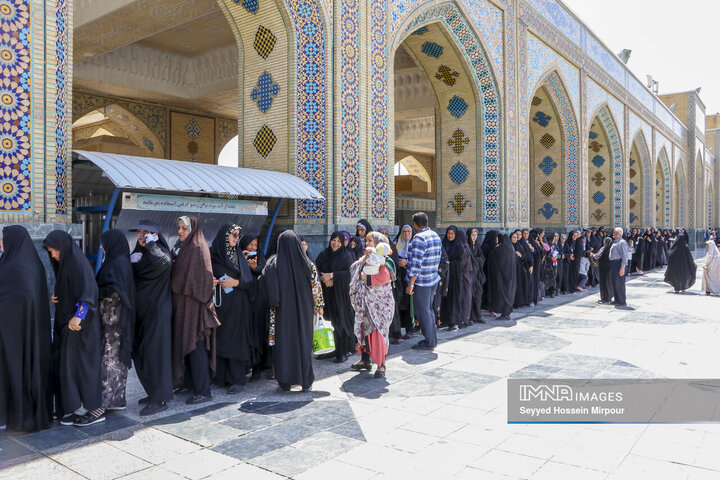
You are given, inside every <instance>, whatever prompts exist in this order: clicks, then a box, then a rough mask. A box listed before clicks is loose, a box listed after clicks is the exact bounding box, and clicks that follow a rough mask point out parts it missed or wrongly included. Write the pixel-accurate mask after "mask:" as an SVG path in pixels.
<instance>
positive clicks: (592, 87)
mask: <svg viewBox="0 0 720 480" xmlns="http://www.w3.org/2000/svg"><path fill="white" fill-rule="evenodd" d="M586 93H587V109H586V110H585V115H586V117H585V121H586V122H587V124H588V125H589V124H590V122H592V119H593V117H594V116H595V115H597V114H598V113H599V109H600V107H601V106H602V105H603V104H607V106H608V107H609V108H610V112H611V113H612V117H613V120H614V121H615V123H616V124H617V129H618V131H619V132H623V131H624V129H625V114H624V107H623V104H622V102H620V100H618V99H617V98H615V97H614V96H612V95H610V94H609V93H608V92H607V91H606V90H605V89H604V88H602V87H601V86H600V85H598V84H597V83H596V82H594V81H593V80H592V79H591V78H588V80H587V92H586Z"/></svg>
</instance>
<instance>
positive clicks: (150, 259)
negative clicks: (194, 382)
mask: <svg viewBox="0 0 720 480" xmlns="http://www.w3.org/2000/svg"><path fill="white" fill-rule="evenodd" d="M133 231H135V232H137V244H136V245H135V249H134V250H133V253H132V254H131V255H130V261H131V262H132V268H133V275H134V277H135V341H134V344H135V345H134V347H133V364H134V365H135V372H136V373H137V376H138V379H139V380H140V383H141V384H142V386H143V389H144V390H145V393H146V394H147V396H146V397H143V398H141V399H140V404H141V405H145V406H144V407H143V409H142V410H140V415H141V416H149V415H155V414H156V413H159V412H162V411H163V410H167V408H168V407H167V402H169V401H170V400H172V398H173V381H172V363H171V355H172V354H171V348H172V344H171V341H172V340H171V339H172V334H171V331H170V328H171V325H172V296H171V293H170V275H171V274H172V260H171V258H170V247H169V246H168V244H167V241H165V238H164V237H163V235H162V233H161V232H160V225H158V224H157V223H154V222H151V221H148V220H142V221H140V223H139V224H138V225H137V227H136V228H135V229H133Z"/></svg>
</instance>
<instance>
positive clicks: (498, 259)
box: [486, 233, 518, 317]
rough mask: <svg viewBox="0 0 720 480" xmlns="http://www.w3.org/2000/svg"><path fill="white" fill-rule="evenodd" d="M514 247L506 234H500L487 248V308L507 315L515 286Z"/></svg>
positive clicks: (515, 261)
mask: <svg viewBox="0 0 720 480" xmlns="http://www.w3.org/2000/svg"><path fill="white" fill-rule="evenodd" d="M517 263H518V258H517V255H515V249H514V248H513V246H512V244H511V243H510V239H509V238H508V236H507V235H505V234H504V233H503V234H500V235H499V237H498V244H497V246H495V247H493V248H491V249H490V250H488V257H487V266H488V269H487V282H486V287H487V296H488V310H490V311H491V312H497V313H499V314H501V315H502V316H503V317H508V316H509V315H510V313H512V310H513V302H514V300H515V288H516V271H517V270H516V264H517Z"/></svg>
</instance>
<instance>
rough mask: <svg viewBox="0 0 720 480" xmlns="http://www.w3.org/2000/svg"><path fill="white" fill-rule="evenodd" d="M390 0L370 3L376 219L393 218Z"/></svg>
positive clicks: (373, 204)
mask: <svg viewBox="0 0 720 480" xmlns="http://www.w3.org/2000/svg"><path fill="white" fill-rule="evenodd" d="M386 11H387V0H372V1H371V4H370V37H371V56H370V64H371V72H370V74H371V93H370V95H371V97H370V108H371V111H372V127H371V128H372V130H371V132H372V137H371V145H372V147H371V153H370V155H371V161H370V164H371V184H372V195H371V198H370V211H371V212H372V216H373V218H389V208H390V205H389V204H390V198H389V186H388V178H389V177H390V174H391V172H390V169H389V166H388V151H387V148H388V111H387V104H388V70H387V64H388V52H387V49H388V48H387V38H388V29H387V16H386Z"/></svg>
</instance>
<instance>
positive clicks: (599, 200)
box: [592, 191, 605, 204]
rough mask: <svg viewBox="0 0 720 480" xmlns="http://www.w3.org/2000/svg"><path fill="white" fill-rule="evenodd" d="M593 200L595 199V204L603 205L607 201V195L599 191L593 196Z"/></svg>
mask: <svg viewBox="0 0 720 480" xmlns="http://www.w3.org/2000/svg"><path fill="white" fill-rule="evenodd" d="M592 199H593V202H595V203H598V204H599V203H603V202H604V201H605V194H604V193H602V192H600V191H597V192H595V193H594V194H593V196H592Z"/></svg>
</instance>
